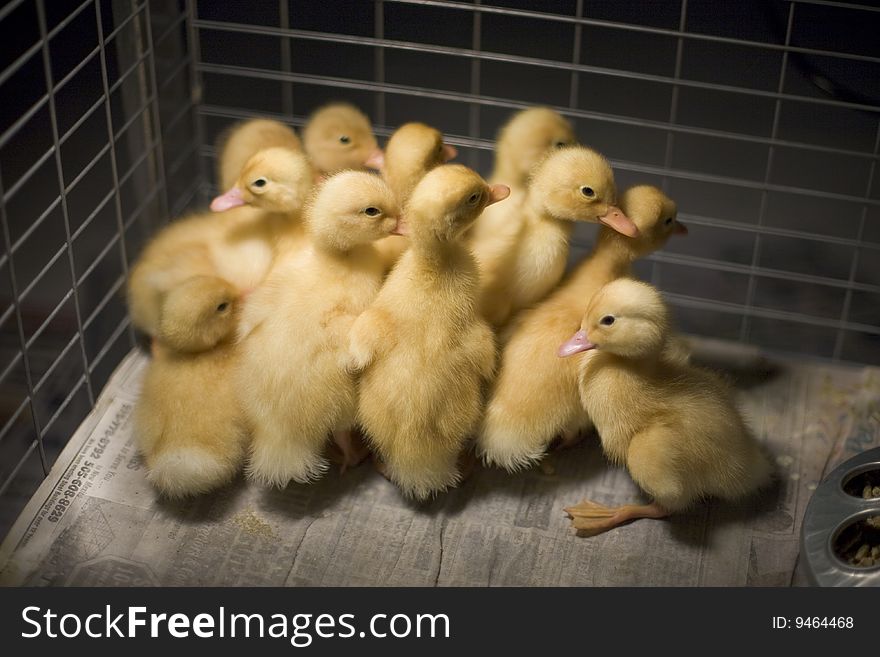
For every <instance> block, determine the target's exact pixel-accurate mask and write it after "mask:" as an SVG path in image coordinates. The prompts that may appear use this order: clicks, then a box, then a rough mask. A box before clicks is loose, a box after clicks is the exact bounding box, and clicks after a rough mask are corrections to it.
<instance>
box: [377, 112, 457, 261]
mask: <svg viewBox="0 0 880 657" xmlns="http://www.w3.org/2000/svg"><path fill="white" fill-rule="evenodd" d="M457 154H458V152H457V151H456V149H455V147H454V146H450V145H449V144H444V143H443V135H442V134H441V132H440V131H439V130H436V129H434V128H432V127H430V126H427V125H425V124H424V123H406V124H404V125H402V126H400V127H399V128H398V129H397V130H395V131H394V134H393V135H391V137H390V138H389V139H388V143H387V144H386V145H385V153H384V157H383V159H382V166H381V169H382V177H383V178H384V179H385V181H386V182H387V183H388V186H389V187H391V189H392V191H393V192H394V194H395V196H396V197H397V201H398V203H400V204H401V205H404V204H405V203H406V201H407V199H408V198H409V196H410V194H411V193H412V190H413V189H414V188H415V186H416V184H417V183H418V182H419V181H420V180H421V179H422V178H423V177H424V176H425V174H426V173H427V172H428V171H430V170H431V169H433V168H434V167H437V166H439V165H441V164H445V163H446V162H448V161H449V160H451V159H453V158H454V157H455V156H456V155H457ZM407 246H408V240H407V239H406V237H403V236H397V235H393V236H391V237H386V238H385V239H383V240H380V241H379V242H377V243H376V248H377V249H379V253H380V254H382V259H383V261H384V262H385V269H386V270H390V269H391V267H392V266H394V263H396V262H397V260H398V259H399V258H400V255H401V254H402V253H403V251H404V250H405V249H406V247H407Z"/></svg>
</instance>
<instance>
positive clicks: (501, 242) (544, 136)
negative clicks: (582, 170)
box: [467, 107, 577, 269]
mask: <svg viewBox="0 0 880 657" xmlns="http://www.w3.org/2000/svg"><path fill="white" fill-rule="evenodd" d="M576 144H577V138H576V137H575V134H574V129H573V128H572V126H571V124H570V123H569V122H568V120H566V119H565V118H564V117H563V116H562V115H560V114H559V113H558V112H555V111H554V110H551V109H550V108H547V107H531V108H529V109H525V110H521V111H519V112H517V113H516V114H514V115H513V117H511V119H510V120H509V121H508V122H507V123H506V124H504V126H503V127H502V128H501V130H500V131H499V133H498V140H497V145H496V147H495V166H494V169H493V170H492V175H491V176H490V177H489V182H490V183H503V184H505V185H508V186H509V187H510V198H509V199H508V200H507V202H506V203H504V204H503V205H493V206H491V207H489V208H486V210H485V211H484V212H483V214H481V215H480V217H479V218H478V219H477V221H476V222H474V225H473V226H472V227H471V229H470V230H469V231H468V233H467V235H468V245H469V246H470V247H471V250H472V251H473V252H474V255H475V256H476V257H477V262H478V263H479V264H480V266H481V269H492V266H493V265H492V263H494V262H495V261H497V260H498V259H499V258H502V257H503V256H504V254H505V249H507V248H508V246H509V244H510V242H511V241H512V240H513V239H514V237H515V235H516V233H517V231H518V230H519V228H520V220H521V218H522V216H521V214H520V213H519V212H517V211H516V209H518V208H519V207H520V206H521V205H522V202H523V199H524V198H525V194H526V185H527V182H528V178H529V173H530V172H531V171H532V169H534V168H535V166H537V165H538V164H539V163H540V162H541V161H542V160H544V158H546V157H547V155H549V154H550V153H552V152H553V151H554V150H556V149H558V148H564V147H566V146H574V145H576Z"/></svg>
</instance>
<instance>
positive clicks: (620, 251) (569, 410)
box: [478, 185, 687, 471]
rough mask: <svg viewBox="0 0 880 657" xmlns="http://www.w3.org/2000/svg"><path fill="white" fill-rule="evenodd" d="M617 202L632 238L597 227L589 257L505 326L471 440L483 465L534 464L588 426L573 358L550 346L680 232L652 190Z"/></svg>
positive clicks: (671, 209) (671, 210)
mask: <svg viewBox="0 0 880 657" xmlns="http://www.w3.org/2000/svg"><path fill="white" fill-rule="evenodd" d="M620 201H621V204H620V205H621V208H622V210H623V212H624V213H625V214H626V216H628V217H630V218H631V219H632V220H633V222H634V223H635V225H636V226H637V227H638V231H639V235H638V237H625V236H623V235H621V234H620V233H618V232H617V231H615V230H613V229H611V228H609V227H607V226H602V227H601V228H600V229H599V235H598V239H597V240H596V245H595V247H594V248H593V252H592V254H591V255H590V256H589V257H588V258H587V259H586V260H585V261H584V262H582V263H580V265H578V267H577V268H576V269H575V270H574V271H573V272H572V273H571V274H570V276H569V277H568V278H567V279H566V280H565V281H564V282H563V284H562V285H561V286H560V287H559V288H558V289H557V290H555V291H554V292H553V293H552V294H551V295H550V297H549V298H547V299H546V300H544V301H543V302H541V303H540V304H539V305H538V306H536V307H535V308H531V309H528V310H525V311H523V313H522V314H521V315H519V316H518V317H517V318H516V319H515V320H514V321H513V322H512V323H511V325H510V326H509V327H508V329H507V331H506V333H507V334H508V335H507V336H506V339H504V340H502V342H503V347H502V353H501V359H500V363H499V371H498V377H497V378H496V380H495V382H494V387H493V390H492V392H491V394H490V397H489V403H488V404H487V406H486V415H485V417H484V419H483V424H482V426H481V429H480V435H479V439H478V448H479V450H480V451H481V452H482V453H483V455H484V458H485V460H486V462H487V463H489V464H492V465H498V466H500V467H503V468H505V469H507V470H511V471H514V470H518V469H520V468H523V467H526V466H527V465H529V464H531V463H533V462H535V461H537V460H538V459H540V458H541V457H542V456H543V454H544V451H545V450H546V449H547V447H548V446H549V445H550V444H551V442H552V441H553V440H554V439H555V438H556V437H557V436H562V438H563V442H564V443H565V444H572V443H573V442H575V440H576V438H577V436H578V435H579V433H580V432H581V431H583V430H585V429H587V428H588V427H589V426H590V421H589V418H588V417H587V415H586V413H585V412H584V410H583V407H582V406H581V403H580V399H579V398H578V392H577V375H578V362H577V359H570V360H562V361H560V360H559V358H557V356H556V351H555V347H554V346H553V345H556V344H559V343H560V342H562V341H563V340H565V338H566V337H567V336H569V335H571V333H572V331H573V330H574V329H575V328H577V326H578V325H579V323H580V321H581V318H582V317H583V312H584V309H585V308H586V306H587V304H588V303H589V300H590V299H591V298H592V296H593V295H594V294H595V293H596V292H597V291H598V290H599V288H601V287H602V286H603V285H605V284H606V283H609V282H611V281H613V280H615V279H617V278H620V277H623V276H632V263H633V262H634V261H635V260H636V259H638V258H641V257H644V256H646V255H648V254H649V253H651V252H653V251H655V250H657V249H659V248H661V247H662V246H663V245H664V244H665V243H666V240H667V239H669V237H670V235H673V234H676V233H679V234H683V233H686V232H687V229H686V228H685V226H684V225H683V224H681V223H680V222H679V221H678V220H677V218H676V214H677V213H676V206H675V203H674V202H673V201H672V200H671V199H669V198H668V197H667V196H666V195H665V194H663V192H662V191H660V190H659V189H657V188H656V187H651V186H648V185H641V186H637V187H631V188H630V189H628V190H626V192H624V194H623V195H622V196H621V199H620Z"/></svg>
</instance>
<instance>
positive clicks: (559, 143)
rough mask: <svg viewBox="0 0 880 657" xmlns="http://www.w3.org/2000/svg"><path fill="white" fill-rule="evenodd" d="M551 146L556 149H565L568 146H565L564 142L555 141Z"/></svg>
mask: <svg viewBox="0 0 880 657" xmlns="http://www.w3.org/2000/svg"><path fill="white" fill-rule="evenodd" d="M553 145H554V146H556V148H565V147H566V146H568V144H566V143H565V142H564V141H557V142H556V143H555V144H553Z"/></svg>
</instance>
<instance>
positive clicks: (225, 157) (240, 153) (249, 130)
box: [217, 119, 302, 189]
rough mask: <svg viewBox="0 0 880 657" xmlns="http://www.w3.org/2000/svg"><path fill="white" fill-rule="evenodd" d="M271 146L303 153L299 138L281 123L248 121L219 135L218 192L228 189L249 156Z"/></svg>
mask: <svg viewBox="0 0 880 657" xmlns="http://www.w3.org/2000/svg"><path fill="white" fill-rule="evenodd" d="M273 147H281V148H286V149H288V150H291V151H295V152H302V142H300V140H299V137H297V136H296V133H295V132H294V131H293V130H291V129H290V128H289V127H287V126H286V125H284V124H283V123H281V122H280V121H274V120H272V119H250V120H248V121H240V122H238V123H236V124H235V125H233V126H231V127H230V128H229V129H228V130H226V131H225V132H224V133H223V134H222V135H221V136H220V139H219V140H218V145H217V152H218V153H219V157H218V158H217V182H218V184H219V185H220V189H231V188H232V187H233V185H235V183H236V181H237V180H238V178H239V175H240V174H241V170H242V169H243V168H244V165H245V164H246V163H247V161H248V160H249V159H250V158H251V156H252V155H254V154H255V153H257V152H258V151H261V150H263V149H265V148H273Z"/></svg>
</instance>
